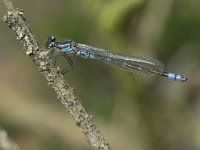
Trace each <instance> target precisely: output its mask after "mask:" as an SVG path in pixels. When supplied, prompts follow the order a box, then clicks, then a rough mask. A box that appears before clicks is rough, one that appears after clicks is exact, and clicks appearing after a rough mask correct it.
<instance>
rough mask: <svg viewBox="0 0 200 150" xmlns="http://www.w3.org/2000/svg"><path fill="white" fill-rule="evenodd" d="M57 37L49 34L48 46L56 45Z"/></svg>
mask: <svg viewBox="0 0 200 150" xmlns="http://www.w3.org/2000/svg"><path fill="white" fill-rule="evenodd" d="M55 41H56V37H55V36H53V35H52V36H49V38H48V40H47V42H46V48H48V49H50V48H52V47H54V46H55Z"/></svg>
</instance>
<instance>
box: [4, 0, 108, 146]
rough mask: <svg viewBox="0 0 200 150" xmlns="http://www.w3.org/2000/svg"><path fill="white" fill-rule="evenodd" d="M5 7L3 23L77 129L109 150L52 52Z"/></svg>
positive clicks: (21, 16)
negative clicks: (55, 62)
mask: <svg viewBox="0 0 200 150" xmlns="http://www.w3.org/2000/svg"><path fill="white" fill-rule="evenodd" d="M4 4H5V6H6V8H7V9H8V11H7V13H6V14H5V16H4V17H3V21H4V22H5V23H7V24H8V26H9V27H10V29H11V30H13V31H14V32H15V33H16V36H17V39H18V40H19V41H21V42H22V43H23V47H24V50H25V53H26V54H27V55H28V56H30V58H31V59H32V60H33V62H34V63H35V65H36V66H37V67H38V69H39V72H41V73H42V74H43V75H44V77H45V78H46V79H47V82H48V85H49V86H51V87H52V88H53V89H54V90H55V92H56V94H57V97H58V99H59V100H60V102H61V103H62V104H64V105H65V107H66V109H67V111H68V112H69V113H70V114H71V115H72V116H73V118H74V120H75V122H76V125H77V126H78V127H79V128H80V129H81V131H82V132H83V134H84V135H85V137H86V139H87V141H88V142H89V143H90V144H91V145H92V147H93V148H94V149H95V150H100V149H101V150H109V149H110V147H109V144H108V143H107V142H106V141H105V139H104V137H103V136H102V135H101V134H100V132H99V130H98V129H97V127H96V125H95V124H94V122H93V119H92V116H91V115H88V114H87V113H86V111H85V109H84V108H83V106H82V104H81V102H80V101H79V100H78V99H77V97H76V96H75V94H74V89H73V88H71V87H70V86H69V85H68V84H67V83H66V81H65V80H64V78H63V75H62V74H61V71H60V69H59V68H58V67H56V66H55V65H54V63H53V62H52V60H51V58H50V57H49V51H45V50H44V49H43V48H42V47H41V46H40V45H39V43H38V41H37V40H36V38H35V36H34V35H33V34H32V33H31V31H30V28H29V26H28V24H27V22H26V17H25V16H24V12H23V11H22V10H20V9H15V8H14V7H13V5H12V3H11V2H10V1H9V0H4Z"/></svg>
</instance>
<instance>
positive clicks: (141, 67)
mask: <svg viewBox="0 0 200 150" xmlns="http://www.w3.org/2000/svg"><path fill="white" fill-rule="evenodd" d="M46 47H47V48H48V49H50V48H56V49H57V50H59V51H60V52H61V53H63V54H67V55H71V54H74V55H76V56H81V57H84V58H90V59H98V60H101V61H103V62H106V63H110V64H114V65H116V66H119V67H121V68H123V69H126V70H128V71H131V72H136V73H145V74H151V75H157V76H162V77H165V78H167V79H169V80H174V81H178V82H187V81H188V78H186V77H184V76H182V75H179V74H175V73H169V72H165V71H164V65H163V63H162V62H160V61H159V60H156V59H152V58H145V57H141V56H131V55H127V54H120V53H117V52H111V51H108V50H105V49H101V48H96V47H92V46H88V45H85V44H80V43H76V42H74V41H63V42H57V41H56V37H55V36H50V37H49V38H48V40H47V42H46ZM70 63H71V61H70ZM71 64H72V63H71Z"/></svg>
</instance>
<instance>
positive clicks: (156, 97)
mask: <svg viewBox="0 0 200 150" xmlns="http://www.w3.org/2000/svg"><path fill="white" fill-rule="evenodd" d="M14 3H15V5H16V6H17V7H19V8H21V9H23V10H24V11H25V15H26V16H27V17H28V22H29V24H30V26H31V29H32V31H33V33H34V34H35V35H36V37H37V38H38V39H39V40H40V43H41V44H42V45H44V43H45V41H46V39H47V37H48V36H49V35H56V36H57V38H58V40H63V39H66V38H69V39H72V40H74V41H77V42H80V43H85V44H88V45H92V46H96V47H101V48H105V49H109V50H113V51H119V52H125V53H129V54H133V55H142V56H145V57H154V58H157V59H160V60H162V61H163V62H164V64H165V66H166V70H167V71H171V72H176V73H180V74H185V75H186V76H188V77H189V78H190V80H189V82H188V83H186V84H181V83H176V82H173V81H168V80H166V79H162V78H160V77H154V76H153V77H152V76H147V75H138V74H132V73H130V72H127V71H124V70H121V69H119V68H117V67H114V66H112V65H108V64H104V63H102V62H98V61H95V60H84V59H82V58H76V57H73V56H72V59H73V61H74V69H73V70H72V71H71V72H69V73H67V74H66V75H65V78H66V80H67V81H70V84H71V86H73V87H75V88H76V89H77V90H76V92H77V95H78V97H79V98H80V100H81V101H82V103H83V105H84V106H85V108H86V110H87V111H88V112H89V113H90V114H92V115H93V116H94V118H95V122H96V124H97V126H98V127H99V129H100V130H101V132H102V133H103V134H104V135H105V138H106V139H107V140H108V141H109V142H110V143H111V147H112V148H113V149H116V150H117V149H119V150H121V149H126V150H129V149H130V150H132V149H136V150H151V149H152V150H165V149H166V150H197V149H200V144H199V140H200V129H199V127H198V125H199V119H198V118H199V115H200V111H199V110H200V109H199V107H200V103H199V100H200V94H199V90H200V80H199V75H200V70H199V68H200V67H199V66H200V59H199V58H200V51H199V49H200V44H199V43H200V28H199V26H200V10H199V6H200V3H199V1H198V0H176V1H173V0H168V1H160V0H154V1H148V0H126V1H122V0H101V1H99V0H82V1H81V0H59V1H53V0H43V1H37V0H35V1H25V0H19V1H14ZM0 10H1V11H0V15H1V16H3V14H4V13H5V8H4V7H3V5H0ZM0 49H1V54H0V67H1V70H0V83H1V84H0V126H2V127H3V128H4V129H6V131H7V132H8V134H9V135H10V136H11V138H12V139H14V140H15V141H16V143H18V145H20V147H21V149H29V150H36V149H37V150H40V149H41V150H44V149H48V150H49V149H50V150H53V149H59V150H62V149H70V150H73V149H74V150H75V149H80V150H84V149H91V147H90V146H89V144H87V142H86V141H85V139H84V137H83V135H82V134H81V132H80V131H79V129H78V128H77V127H76V126H75V124H74V121H73V119H72V118H70V116H69V114H67V113H66V112H65V110H64V107H63V106H62V105H61V104H60V103H59V102H58V101H57V100H56V95H55V93H54V91H53V90H52V89H50V88H49V87H48V86H47V85H46V81H45V80H44V79H43V77H42V76H41V75H40V74H39V73H38V71H37V69H36V67H34V66H33V64H32V62H31V61H30V60H29V58H28V57H27V56H25V55H24V53H23V51H22V45H21V44H19V43H18V41H16V39H15V36H14V34H13V33H12V32H10V30H9V29H8V27H7V26H6V24H5V23H3V22H1V23H0ZM65 65H66V62H64V61H63V60H61V64H60V66H61V67H62V66H65Z"/></svg>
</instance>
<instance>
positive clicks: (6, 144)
mask: <svg viewBox="0 0 200 150" xmlns="http://www.w3.org/2000/svg"><path fill="white" fill-rule="evenodd" d="M0 150H19V146H18V145H17V144H15V143H14V142H13V141H12V140H11V139H10V138H9V137H8V135H7V133H6V131H4V130H3V129H1V128H0Z"/></svg>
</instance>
